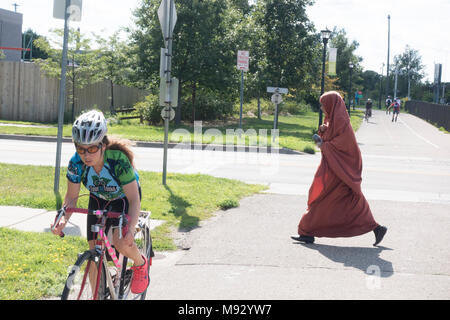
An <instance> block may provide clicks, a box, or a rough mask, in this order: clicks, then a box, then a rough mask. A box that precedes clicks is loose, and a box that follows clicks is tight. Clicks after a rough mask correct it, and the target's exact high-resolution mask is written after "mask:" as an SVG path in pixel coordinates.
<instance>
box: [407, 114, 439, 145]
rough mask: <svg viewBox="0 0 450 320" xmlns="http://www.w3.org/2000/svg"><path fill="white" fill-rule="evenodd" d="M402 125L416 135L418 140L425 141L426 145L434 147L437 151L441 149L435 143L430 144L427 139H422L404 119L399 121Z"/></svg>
mask: <svg viewBox="0 0 450 320" xmlns="http://www.w3.org/2000/svg"><path fill="white" fill-rule="evenodd" d="M399 120H400V122H401V123H403V124H404V125H405V126H406V127H407V128H408V129H409V131H411V132H412V133H414V134H415V135H416V136H417V137H418V138H420V139H422V140H423V141H425V142H426V143H428V144H430V145H432V146H433V147H435V148H436V149H440V148H439V146H437V145H435V144H434V143H432V142H430V141H429V140H427V139H425V138H424V137H422V136H421V135H420V134H418V133H417V132H416V131H414V130H413V129H411V127H410V126H408V125H407V124H406V122H405V121H403V120H402V119H399Z"/></svg>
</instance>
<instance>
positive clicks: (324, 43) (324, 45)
mask: <svg viewBox="0 0 450 320" xmlns="http://www.w3.org/2000/svg"><path fill="white" fill-rule="evenodd" d="M327 42H328V39H323V56H322V83H321V85H320V96H322V95H323V93H324V90H325V56H326V54H327ZM321 125H322V109H319V127H320V126H321Z"/></svg>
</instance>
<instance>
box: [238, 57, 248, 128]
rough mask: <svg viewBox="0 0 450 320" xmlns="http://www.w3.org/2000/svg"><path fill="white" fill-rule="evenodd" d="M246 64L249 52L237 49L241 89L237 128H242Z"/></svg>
mask: <svg viewBox="0 0 450 320" xmlns="http://www.w3.org/2000/svg"><path fill="white" fill-rule="evenodd" d="M248 65H249V52H248V51H244V50H238V54H237V69H238V70H241V90H240V100H241V108H240V110H239V129H242V109H243V104H244V71H248Z"/></svg>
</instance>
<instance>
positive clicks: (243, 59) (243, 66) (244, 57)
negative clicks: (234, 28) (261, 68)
mask: <svg viewBox="0 0 450 320" xmlns="http://www.w3.org/2000/svg"><path fill="white" fill-rule="evenodd" d="M249 57H250V55H249V52H248V51H242V50H239V51H238V55H237V69H238V70H243V71H248V60H249Z"/></svg>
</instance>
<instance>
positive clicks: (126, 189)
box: [52, 110, 149, 294]
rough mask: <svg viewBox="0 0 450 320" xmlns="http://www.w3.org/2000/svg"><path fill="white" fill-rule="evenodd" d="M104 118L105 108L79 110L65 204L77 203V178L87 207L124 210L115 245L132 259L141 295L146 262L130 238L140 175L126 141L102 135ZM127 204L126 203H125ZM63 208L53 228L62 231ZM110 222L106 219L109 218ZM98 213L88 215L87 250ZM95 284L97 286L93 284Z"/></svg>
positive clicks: (114, 222) (114, 224)
mask: <svg viewBox="0 0 450 320" xmlns="http://www.w3.org/2000/svg"><path fill="white" fill-rule="evenodd" d="M106 133H107V122H106V119H105V117H104V116H103V113H101V112H99V111H96V110H92V111H89V112H86V113H83V114H82V115H80V116H79V117H78V118H77V119H76V120H75V122H74V124H73V127H72V139H73V142H74V144H75V149H76V152H75V154H74V155H73V157H72V158H71V159H70V161H69V165H68V169H67V175H66V176H67V192H66V195H65V198H64V204H63V206H64V207H66V208H75V207H76V203H77V199H78V196H79V193H80V187H81V183H83V185H84V186H85V187H86V189H87V190H89V192H90V197H89V204H88V207H89V209H91V210H103V209H108V208H105V206H106V205H110V206H109V208H110V209H108V210H110V211H114V212H122V211H123V212H125V213H128V216H129V221H128V225H127V227H128V230H127V231H126V233H125V232H124V233H125V234H123V236H122V237H119V232H118V229H117V228H114V229H113V242H114V246H115V248H116V249H117V250H118V251H119V252H120V253H121V254H122V255H124V256H126V257H128V258H130V259H132V260H133V262H134V266H133V267H132V269H133V278H132V281H131V291H132V292H133V293H135V294H139V293H142V292H144V291H145V289H146V288H147V287H148V285H149V276H148V261H147V259H146V258H145V257H144V256H142V255H141V254H140V252H139V250H138V247H137V246H136V243H135V241H134V233H135V231H136V224H137V223H138V218H139V213H140V208H141V200H140V198H141V189H140V186H139V175H138V173H137V171H136V169H135V168H134V163H133V158H134V156H133V152H132V151H131V149H130V147H129V142H128V141H125V140H116V139H113V138H111V137H108V136H107V135H106ZM124 207H125V208H124ZM71 215H72V214H71V213H66V214H65V216H63V217H62V218H61V221H60V223H59V224H58V225H57V226H54V229H52V232H53V233H54V234H56V235H61V234H62V230H63V229H64V227H65V226H66V224H67V222H68V221H69V219H70V217H71ZM109 222H110V223H109ZM96 223H97V217H96V216H94V215H88V216H87V240H88V243H89V248H90V250H93V249H94V248H95V239H94V233H93V232H91V225H94V224H96ZM118 224H119V219H110V220H108V222H107V226H106V227H107V230H106V233H108V229H109V228H111V227H117V226H118ZM93 287H95V286H93Z"/></svg>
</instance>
